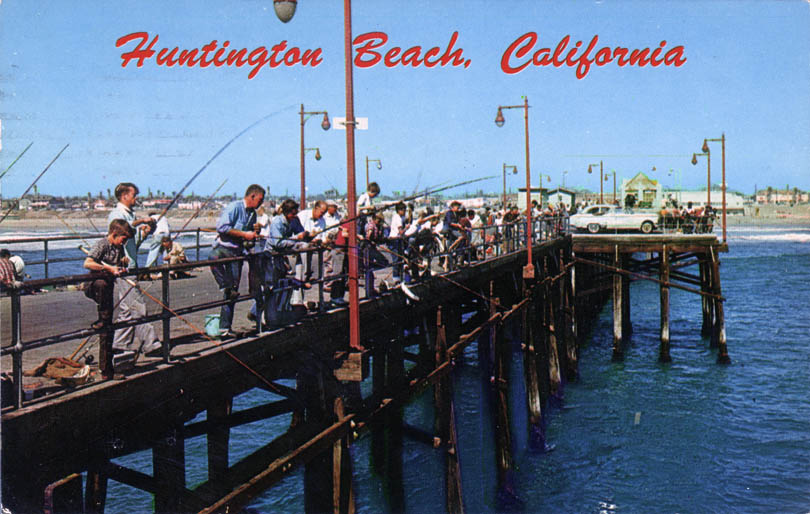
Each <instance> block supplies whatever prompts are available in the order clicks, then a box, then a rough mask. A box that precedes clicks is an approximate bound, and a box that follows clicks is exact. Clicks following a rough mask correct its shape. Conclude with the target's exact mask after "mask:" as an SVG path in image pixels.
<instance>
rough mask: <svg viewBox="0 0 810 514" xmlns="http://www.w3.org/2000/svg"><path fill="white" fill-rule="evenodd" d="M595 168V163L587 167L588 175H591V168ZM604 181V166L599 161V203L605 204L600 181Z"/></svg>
mask: <svg viewBox="0 0 810 514" xmlns="http://www.w3.org/2000/svg"><path fill="white" fill-rule="evenodd" d="M594 166H596V163H594V164H589V165H588V173H593V167H594ZM603 180H605V178H604V165H603V164H602V161H599V203H605V200H604V188H603V187H602V181H603Z"/></svg>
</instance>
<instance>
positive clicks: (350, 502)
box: [332, 397, 357, 514]
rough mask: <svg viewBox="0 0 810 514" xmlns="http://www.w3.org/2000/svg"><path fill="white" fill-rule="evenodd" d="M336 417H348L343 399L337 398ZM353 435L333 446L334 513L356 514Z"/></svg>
mask: <svg viewBox="0 0 810 514" xmlns="http://www.w3.org/2000/svg"><path fill="white" fill-rule="evenodd" d="M334 415H335V419H336V420H340V419H342V418H344V417H345V416H346V409H345V407H344V405H343V399H342V398H340V397H337V398H335V402H334ZM350 441H351V433H349V434H347V435H346V436H344V437H342V438H341V439H340V440H338V441H335V442H334V443H333V444H332V512H334V513H335V514H354V512H356V510H357V509H356V506H355V502H354V488H353V486H352V458H351V454H350V453H349V442H350Z"/></svg>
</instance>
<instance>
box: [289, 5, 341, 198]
mask: <svg viewBox="0 0 810 514" xmlns="http://www.w3.org/2000/svg"><path fill="white" fill-rule="evenodd" d="M293 11H294V9H293ZM290 17H292V14H291V15H290ZM298 114H299V115H300V116H301V210H304V209H306V208H307V193H306V190H307V186H306V173H305V170H304V155H305V154H306V153H307V150H313V149H312V148H304V123H306V122H307V120H308V119H309V118H310V117H312V116H313V115H315V114H323V121H322V122H321V128H322V129H324V130H329V127H331V125H330V124H329V115H328V114H327V113H326V111H311V112H307V111H304V104H301V111H300V112H299V113H298ZM304 116H306V118H305V117H304ZM315 150H317V149H315ZM315 159H316V160H321V152H320V151H316V152H315Z"/></svg>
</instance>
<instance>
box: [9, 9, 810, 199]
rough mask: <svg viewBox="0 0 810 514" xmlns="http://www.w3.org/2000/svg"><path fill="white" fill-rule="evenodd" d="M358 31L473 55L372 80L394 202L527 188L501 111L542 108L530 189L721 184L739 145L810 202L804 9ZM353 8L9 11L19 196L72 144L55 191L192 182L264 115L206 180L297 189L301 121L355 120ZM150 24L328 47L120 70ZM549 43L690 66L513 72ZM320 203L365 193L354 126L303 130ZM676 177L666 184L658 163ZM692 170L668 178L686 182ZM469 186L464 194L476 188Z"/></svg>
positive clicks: (757, 165) (168, 39) (533, 118)
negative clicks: (704, 149) (531, 41)
mask: <svg viewBox="0 0 810 514" xmlns="http://www.w3.org/2000/svg"><path fill="white" fill-rule="evenodd" d="M353 9H354V16H353V29H354V35H355V36H357V35H360V34H363V33H366V32H371V31H382V32H385V33H386V34H387V35H388V37H389V42H388V43H387V45H386V46H385V47H384V50H387V49H389V48H391V47H393V46H400V47H403V48H408V47H411V46H414V45H421V46H422V47H423V49H425V50H426V49H427V48H429V47H432V46H438V47H441V48H442V49H444V48H445V47H446V45H447V43H448V41H449V40H450V37H451V35H452V34H453V32H455V31H458V33H459V37H458V42H457V43H456V48H462V49H463V52H464V56H465V58H467V59H470V65H469V67H467V68H462V67H459V68H453V67H449V66H448V67H444V68H442V67H435V68H430V69H428V68H425V67H420V68H416V69H411V68H403V67H396V68H387V67H385V66H383V65H377V66H375V67H372V68H367V69H355V71H354V83H355V95H354V96H355V113H356V115H357V116H364V117H368V118H369V129H368V130H367V131H361V132H358V133H357V139H356V141H357V142H356V155H357V158H356V162H357V164H356V171H357V179H358V184H360V183H363V182H364V180H365V179H364V175H365V157H366V156H368V157H370V158H379V159H382V164H383V168H382V170H376V168H374V167H373V166H372V180H377V181H378V182H380V184H381V185H382V187H383V191H384V192H391V191H395V190H399V191H402V190H405V191H412V190H413V189H414V188H415V187H420V188H425V187H428V186H431V185H435V184H439V183H445V182H447V181H449V182H458V181H462V180H468V179H470V178H476V177H481V176H486V175H498V177H499V178H498V179H496V180H491V181H488V182H482V183H479V184H475V185H473V186H470V189H477V188H478V187H481V188H483V189H485V190H490V191H498V190H500V187H501V186H500V171H501V169H502V164H503V163H507V164H516V165H518V167H519V169H520V175H518V176H517V177H512V178H510V179H509V180H510V186H512V187H518V186H521V185H524V184H525V178H524V176H525V175H524V173H525V169H524V162H525V158H524V140H523V119H522V112H520V111H518V110H509V111H505V113H504V115H505V117H506V124H505V125H504V126H503V127H502V128H498V127H496V126H495V124H494V122H493V121H494V118H495V114H496V110H497V106H498V105H499V104H518V103H521V102H522V96H523V95H526V96H528V98H529V103H530V105H531V109H530V114H529V124H530V127H529V130H530V136H531V140H530V141H531V146H530V147H531V170H532V176H533V178H532V182H533V184H536V183H537V178H538V176H539V175H540V174H541V173H543V174H547V175H550V176H551V182H545V183H544V185H549V184H550V185H552V186H556V185H557V184H559V183H560V182H561V180H562V176H563V171H568V173H567V175H566V177H565V181H566V185H568V186H581V187H587V188H589V189H591V190H598V187H599V184H598V177H595V176H594V175H588V174H587V171H586V170H587V167H588V164H590V163H593V162H598V161H599V160H600V159H602V160H603V161H604V163H605V170H606V171H609V170H616V173H617V175H618V176H619V177H620V178H622V177H624V178H629V177H631V176H633V175H635V174H636V173H637V172H639V171H645V172H648V174H649V175H650V176H651V177H652V178H657V179H660V180H662V181H663V182H664V185H665V186H677V185H678V184H677V182H678V176H679V175H680V181H681V183H682V185H683V187H685V188H697V187H701V186H705V183H706V163H705V160H701V161H699V163H698V165H697V166H692V164H691V163H690V159H691V155H692V152H695V151H700V147H701V145H702V142H703V139H704V138H707V137H708V138H719V137H720V135H721V133H723V132H724V133H725V135H726V138H727V145H726V152H727V157H726V167H727V174H728V184H729V187H730V188H731V189H737V190H742V191H744V192H746V193H750V192H752V191H753V189H754V186H755V185H756V186H759V187H760V188H762V187H766V186H768V185H771V186H774V187H780V188H782V187H785V185H790V187H794V186H797V187H799V188H802V189H810V172H808V170H810V136H809V135H810V94H809V93H808V91H810V3H808V2H807V1H805V0H794V1H766V0H762V1H749V2H746V1H731V2H723V1H715V0H711V1H709V0H705V1H704V0H690V1H669V2H657V1H646V2H631V1H608V0H603V1H598V2H594V1H565V2H542V1H525V2H523V1H511V0H505V1H501V2H491V1H489V2H486V1H480V0H466V1H449V0H448V1H445V0H442V1H436V0H434V1H431V2H426V1H421V0H417V1H409V2H373V1H370V0H368V1H363V0H355V1H354V6H353ZM342 19H343V12H342V2H326V1H322V0H299V6H298V10H297V12H296V15H295V17H294V18H293V19H292V21H290V22H289V23H287V24H282V23H281V22H280V21H278V19H277V18H276V16H275V14H274V12H273V7H272V2H271V1H270V0H265V1H253V0H242V1H238V2H213V1H211V2H208V1H202V0H197V1H186V2H182V1H177V2H158V1H137V2H136V1H122V2H113V1H110V2H103V3H102V2H63V1H33V0H4V1H3V2H2V4H0V118H2V151H0V170H3V169H5V168H6V166H8V165H9V163H10V162H11V161H12V160H13V159H14V158H15V157H16V156H17V155H18V154H19V153H20V152H21V151H22V150H23V148H25V146H26V145H27V144H28V143H29V142H31V141H33V142H34V145H33V146H32V147H31V149H30V150H29V152H28V153H27V154H26V155H25V156H24V157H23V158H22V159H21V160H20V162H18V163H17V164H16V165H15V167H14V168H13V169H12V171H11V172H10V173H9V174H8V175H7V177H5V178H4V179H3V183H2V192H3V195H4V196H14V195H18V194H20V193H21V192H22V191H23V190H24V189H25V188H26V187H27V186H28V184H30V182H31V181H32V180H33V178H34V177H35V176H36V175H37V174H38V173H39V172H40V171H41V170H42V169H43V168H44V167H45V165H47V163H48V162H49V161H50V159H51V158H52V157H53V156H54V155H55V154H56V153H57V152H58V150H59V149H60V148H61V147H62V146H64V145H65V144H66V143H70V147H69V148H68V150H67V151H66V152H65V153H64V154H63V155H62V157H61V158H60V159H59V160H58V161H57V162H56V163H55V164H54V165H53V167H52V168H51V169H50V170H49V172H48V173H47V174H46V175H45V176H44V177H43V179H42V180H41V181H40V183H39V186H40V191H41V192H43V193H50V194H86V193H87V192H88V191H91V192H93V194H94V195H95V194H97V192H98V191H105V192H106V190H107V188H113V187H114V186H115V184H116V183H118V182H121V181H134V182H136V183H137V184H138V185H139V186H140V187H141V189H142V190H144V191H146V189H147V188H151V189H152V190H153V191H155V190H157V189H160V190H164V191H172V190H179V189H180V188H181V187H182V186H183V184H185V182H186V181H187V180H188V179H189V178H190V177H191V175H193V174H194V173H195V172H196V171H197V170H198V169H200V167H201V166H203V164H205V163H206V162H207V161H208V159H210V158H211V156H212V155H214V153H215V152H216V151H217V150H218V149H219V148H221V147H222V145H224V144H225V143H226V142H227V141H228V140H229V139H231V138H232V137H233V136H234V135H236V134H237V133H239V132H240V131H241V130H242V129H244V128H245V127H247V126H248V125H250V124H251V123H253V122H254V121H256V120H257V119H259V118H262V117H263V116H266V115H268V114H271V113H276V114H274V115H273V116H270V117H269V118H268V119H267V120H265V121H264V122H262V123H261V124H259V125H258V126H256V127H255V128H253V129H251V130H250V131H249V132H248V133H246V134H245V135H244V136H242V137H240V138H239V139H238V140H236V141H235V142H234V143H233V144H232V145H231V146H230V147H229V148H228V149H227V150H226V151H225V152H223V153H222V154H221V155H220V156H219V157H218V158H217V159H216V160H214V161H213V162H212V164H211V165H210V167H209V168H208V169H206V171H205V172H204V173H203V174H202V175H201V176H200V177H199V178H198V179H197V181H196V182H195V183H194V184H193V186H191V188H190V190H193V191H194V192H196V193H197V194H208V193H210V192H212V191H213V190H214V189H215V188H216V187H217V186H218V185H219V184H220V182H221V181H222V180H223V179H224V178H229V182H228V185H227V186H226V192H234V191H235V192H240V193H241V192H242V191H244V188H245V187H246V186H247V185H248V184H250V183H253V182H258V183H260V184H263V185H268V186H270V188H271V190H272V192H273V193H274V194H284V193H285V192H289V193H290V194H291V195H295V196H297V194H298V189H299V178H298V174H299V144H300V143H299V121H298V113H297V111H298V108H299V105H300V104H301V103H303V104H304V106H305V109H306V110H328V111H329V114H330V117H331V116H343V115H345V91H344V60H343V58H344V56H343V24H342ZM138 31H145V32H148V33H149V35H150V38H151V37H153V36H154V35H159V40H158V42H157V44H156V47H155V49H156V50H157V49H160V48H163V47H169V48H173V47H174V46H179V47H180V48H181V49H183V48H186V49H193V48H199V47H201V46H202V45H205V44H207V43H209V42H211V40H214V39H216V40H218V41H219V43H220V44H221V43H222V42H223V41H225V40H229V41H230V42H231V48H243V47H244V48H247V49H248V50H251V49H253V48H256V47H258V46H262V45H263V46H266V47H268V48H269V47H271V46H273V45H275V44H277V43H278V42H280V41H282V40H286V41H287V42H288V45H289V46H297V47H299V48H301V49H315V48H321V49H322V52H323V62H322V63H321V64H320V65H319V66H317V67H314V68H304V67H300V66H297V67H285V66H280V67H277V68H274V69H271V68H263V69H262V70H261V71H260V72H259V73H258V74H257V76H256V77H255V78H253V79H251V80H249V79H248V78H247V75H248V73H249V69H248V67H243V68H236V67H220V68H214V67H209V68H204V69H203V68H199V67H195V68H177V67H175V68H166V67H159V66H157V65H156V64H155V61H154V58H153V59H152V60H150V61H147V62H146V63H145V65H144V66H143V67H141V68H137V67H135V66H134V64H130V65H129V66H128V67H126V68H122V67H121V53H122V52H123V51H127V50H131V49H132V48H134V45H128V46H127V47H125V48H120V49H119V48H116V47H115V41H116V40H117V39H118V38H120V37H122V36H124V35H127V34H130V33H133V32H138ZM530 31H533V32H536V33H537V34H538V38H539V42H538V44H537V46H536V48H539V47H541V46H542V47H548V46H551V47H552V48H553V47H554V46H556V45H557V43H558V42H559V41H560V39H562V38H563V37H564V36H566V35H570V36H571V39H572V43H571V44H570V45H569V47H570V46H572V45H573V43H574V42H575V41H577V40H582V41H584V43H583V44H584V45H587V43H588V42H589V41H590V40H591V38H592V37H593V36H594V35H598V36H599V44H598V45H597V49H598V48H601V47H602V46H611V47H614V46H623V47H628V48H630V49H634V48H646V47H649V48H651V49H655V48H657V47H658V45H659V42H661V41H662V40H666V41H667V46H666V48H665V50H666V49H670V48H672V47H674V46H676V45H683V47H684V49H685V50H684V55H685V56H686V58H687V62H686V63H685V64H684V65H683V66H680V67H667V66H659V67H656V68H652V67H649V66H647V67H644V68H639V67H631V66H626V67H618V66H616V65H615V63H612V64H608V65H606V66H603V67H596V66H593V65H592V66H591V69H590V71H589V73H588V74H587V76H586V77H585V78H583V79H577V77H576V76H575V71H574V69H572V68H570V67H567V66H563V67H559V68H555V67H531V66H530V67H528V68H527V69H526V70H524V71H522V72H520V73H518V74H514V75H508V74H506V73H504V72H503V71H502V70H501V68H500V61H501V56H502V55H503V53H504V51H505V50H506V48H507V47H508V46H509V45H510V44H511V43H512V42H513V41H514V40H515V39H517V38H518V37H519V36H521V35H523V34H525V33H526V32H530ZM305 138H306V146H308V147H310V146H318V147H319V148H320V150H321V153H322V154H323V159H322V160H321V161H315V160H314V158H313V156H312V154H308V157H307V184H308V186H309V190H310V192H320V191H323V190H325V189H327V188H329V187H331V186H336V187H337V188H338V189H340V190H341V191H345V189H346V146H345V132H343V131H338V130H334V129H333V130H329V131H327V132H324V131H323V130H321V128H320V118H315V119H312V120H310V121H309V122H308V123H307V124H306V127H305ZM711 148H712V152H713V153H712V178H713V180H712V182H713V183H717V182H719V179H720V145H719V143H715V144H713V145H712V147H711ZM653 166H655V167H656V169H657V170H658V171H657V172H655V173H653V172H650V170H651V168H652V167H653ZM670 169H675V170H676V171H677V173H675V174H673V175H671V176H669V175H667V173H666V172H667V171H668V170H670ZM461 191H463V189H460V190H459V192H461Z"/></svg>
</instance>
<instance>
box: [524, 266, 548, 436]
mask: <svg viewBox="0 0 810 514" xmlns="http://www.w3.org/2000/svg"><path fill="white" fill-rule="evenodd" d="M523 288H524V293H523V294H524V295H525V296H526V297H530V296H534V294H533V293H534V292H533V291H532V290H531V289H530V288H529V284H528V282H524V284H523ZM534 303H535V302H534V300H533V299H532V301H530V302H529V305H528V306H527V307H526V308H525V309H523V381H524V383H525V385H526V408H527V410H528V419H529V447H530V448H532V449H533V450H542V449H543V448H545V443H546V437H545V433H544V430H543V410H542V399H541V397H540V384H539V377H538V376H537V350H536V349H537V343H538V341H537V338H536V337H535V335H536V333H537V326H536V320H535V313H536V308H535V304H534Z"/></svg>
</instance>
